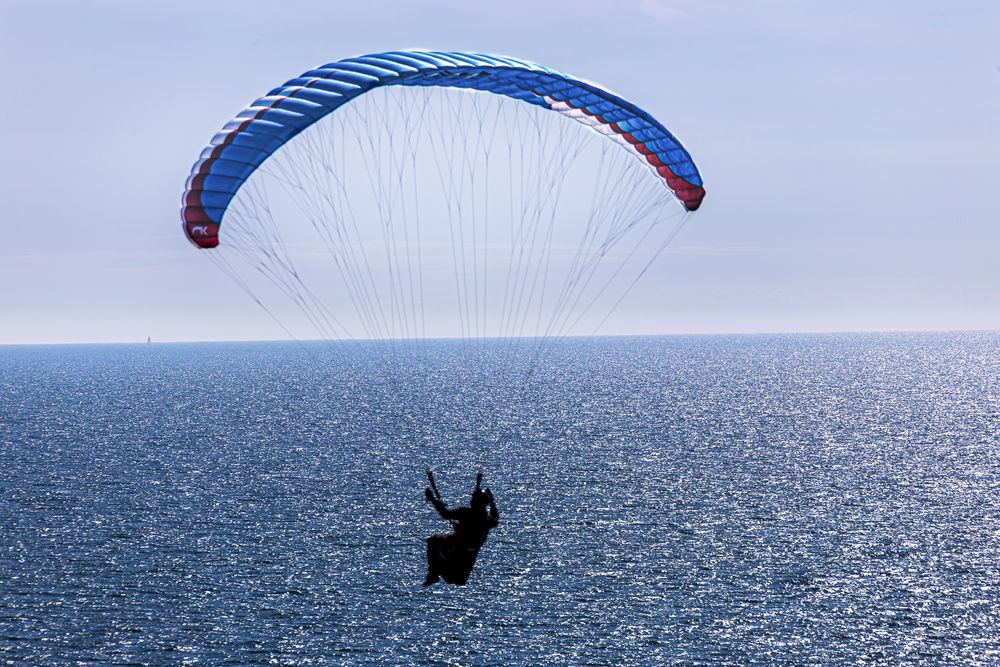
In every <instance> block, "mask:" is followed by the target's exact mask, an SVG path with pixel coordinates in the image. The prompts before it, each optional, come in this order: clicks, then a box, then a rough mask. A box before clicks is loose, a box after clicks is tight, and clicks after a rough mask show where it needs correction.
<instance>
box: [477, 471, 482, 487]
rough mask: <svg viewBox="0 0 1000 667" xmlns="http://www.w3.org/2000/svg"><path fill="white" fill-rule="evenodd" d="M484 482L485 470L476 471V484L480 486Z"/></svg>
mask: <svg viewBox="0 0 1000 667" xmlns="http://www.w3.org/2000/svg"><path fill="white" fill-rule="evenodd" d="M482 483H483V471H482V470H480V471H479V472H478V473H476V486H479V485H480V484H482Z"/></svg>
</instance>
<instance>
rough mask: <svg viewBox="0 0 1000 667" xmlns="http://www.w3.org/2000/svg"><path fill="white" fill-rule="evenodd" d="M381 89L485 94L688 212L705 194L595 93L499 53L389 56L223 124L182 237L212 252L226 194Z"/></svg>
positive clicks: (629, 109)
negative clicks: (620, 155) (633, 171)
mask: <svg viewBox="0 0 1000 667" xmlns="http://www.w3.org/2000/svg"><path fill="white" fill-rule="evenodd" d="M388 86H423V87H445V88H462V89H470V90H477V91H485V92H489V93H493V94H496V95H502V96H506V97H508V98H512V99H515V100H519V101H522V102H524V103H527V104H531V105H535V106H538V107H542V108H545V109H550V110H552V111H556V112H558V113H560V114H563V115H565V116H568V117H570V118H573V119H574V120H576V121H578V122H580V123H582V124H584V125H588V126H590V127H592V128H593V129H594V130H595V131H597V132H599V133H601V134H603V135H606V136H607V137H608V138H609V139H611V140H613V141H615V142H617V143H619V144H620V145H621V146H622V147H624V148H625V149H626V150H628V151H629V152H631V153H633V154H634V155H635V156H636V157H637V158H639V159H640V160H642V161H643V162H645V163H646V164H647V165H648V166H649V168H650V169H651V170H652V171H654V172H655V173H656V174H657V175H658V176H659V177H660V178H661V179H662V180H663V181H664V182H665V183H666V185H667V186H668V187H669V188H670V190H671V191H672V193H673V194H674V196H676V198H677V199H678V200H679V201H680V202H681V203H682V204H683V206H684V208H685V209H686V210H687V211H694V210H697V209H698V207H699V206H700V205H701V202H702V200H703V198H704V196H705V189H704V187H703V184H702V180H701V176H700V175H699V173H698V169H697V168H696V167H695V165H694V162H693V161H692V159H691V156H690V155H689V154H688V152H687V151H686V150H685V149H684V147H683V146H681V144H680V142H679V141H677V139H676V138H675V137H674V136H673V135H672V134H671V133H670V132H669V131H667V129H666V128H665V127H664V126H663V125H662V124H661V123H660V122H659V121H657V120H656V119H655V118H653V117H652V116H651V115H650V114H648V113H647V112H645V111H643V110H642V109H640V108H639V107H637V106H636V105H634V104H632V103H631V102H628V101H626V100H624V99H622V98H621V97H619V96H617V95H615V94H614V93H611V92H609V91H607V90H605V89H604V88H602V87H600V86H597V85H595V84H593V83H589V82H586V81H582V80H580V79H576V78H573V77H571V76H569V75H566V74H563V73H561V72H557V71H555V70H552V69H549V68H547V67H543V66H541V65H536V64H533V63H530V62H526V61H523V60H518V59H515V58H509V57H505V56H491V55H484V54H478V53H459V52H439V51H391V52H386V53H379V54H373V55H367V56H360V57H357V58H347V59H345V60H341V61H338V62H334V63H330V64H327V65H324V66H322V67H319V68H316V69H313V70H309V71H307V72H305V73H304V74H302V75H301V76H299V77H297V78H294V79H291V80H289V81H287V82H286V83H285V84H284V85H282V86H279V87H278V88H275V89H274V90H272V91H270V92H269V93H268V94H267V95H265V96H263V97H261V98H259V99H257V100H256V101H254V102H253V103H252V104H251V105H250V106H249V107H247V108H246V109H244V110H243V111H241V112H240V113H239V114H237V115H236V117H235V118H234V119H233V120H231V121H230V122H229V123H227V124H226V125H225V126H224V127H223V129H222V130H221V131H219V132H218V133H217V134H216V135H215V136H214V137H213V138H212V141H211V143H210V145H209V146H207V147H206V148H205V149H204V150H203V151H202V153H201V157H200V159H199V160H198V161H197V162H196V163H195V164H194V166H193V167H192V170H191V175H190V177H189V178H188V180H187V184H186V189H185V192H184V195H183V198H182V210H181V218H182V221H183V227H184V233H185V234H186V236H187V238H188V239H189V240H190V241H191V242H192V243H194V244H195V245H196V246H198V247H200V248H214V247H216V246H217V245H218V244H219V229H220V224H221V223H222V222H223V218H224V216H225V214H226V211H227V209H228V207H229V205H230V203H231V202H232V200H233V198H234V196H235V195H236V193H237V192H238V191H239V190H240V188H241V187H242V186H243V184H244V183H245V182H246V180H247V179H248V177H249V176H250V175H251V174H252V173H253V172H254V171H255V170H256V169H257V168H258V167H259V166H260V165H261V164H262V163H263V162H264V161H265V160H267V159H268V157H269V156H270V155H272V154H273V153H274V152H275V151H277V150H278V149H279V148H281V147H282V146H283V145H284V144H285V143H286V142H288V141H289V140H291V139H292V138H293V137H295V136H296V135H298V134H299V133H301V132H303V131H304V130H306V129H307V128H309V127H310V126H312V125H313V124H314V123H316V122H317V121H319V120H320V119H322V118H323V117H325V116H327V115H329V114H331V113H332V112H334V111H336V110H337V109H339V108H340V107H342V106H343V105H345V104H347V103H348V102H351V101H352V100H354V99H355V98H357V97H359V96H361V95H363V94H365V93H367V92H369V91H372V90H375V89H378V88H383V87H388Z"/></svg>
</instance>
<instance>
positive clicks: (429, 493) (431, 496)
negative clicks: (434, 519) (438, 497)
mask: <svg viewBox="0 0 1000 667" xmlns="http://www.w3.org/2000/svg"><path fill="white" fill-rule="evenodd" d="M424 498H425V499H426V500H427V502H431V503H432V502H434V492H433V491H431V490H430V489H424Z"/></svg>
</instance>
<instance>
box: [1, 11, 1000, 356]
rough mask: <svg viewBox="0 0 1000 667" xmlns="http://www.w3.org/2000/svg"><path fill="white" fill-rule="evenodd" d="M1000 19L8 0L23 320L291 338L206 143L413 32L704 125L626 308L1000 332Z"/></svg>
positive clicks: (11, 313) (4, 171)
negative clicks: (252, 105)
mask: <svg viewBox="0 0 1000 667" xmlns="http://www.w3.org/2000/svg"><path fill="white" fill-rule="evenodd" d="M998 35H1000V4H998V3H996V2H995V1H992V0H991V1H986V2H934V3H932V2H913V1H910V2H881V3H870V2H843V1H840V2H767V1H763V2H751V3H746V2H693V1H692V2H686V1H680V0H637V1H636V0H628V1H626V0H621V1H618V2H598V1H596V0H584V1H582V2H581V1H578V2H548V3H543V2H522V1H520V0H517V1H513V2H505V3H480V2H455V1H439V2H399V1H369V2H358V3H343V2H331V1H324V2H296V1H289V0H284V1H282V2H270V3H251V2H236V1H226V2H211V1H207V0H199V1H198V2H195V1H193V0H174V1H172V2H137V1H130V2H127V1H125V0H118V1H107V2H89V3H84V2H23V3H16V2H11V1H10V0H0V76H2V79H3V81H5V82H6V84H7V86H8V91H9V92H8V99H7V101H6V103H5V104H4V105H3V109H2V111H0V117H2V120H3V127H4V128H5V132H4V134H5V141H4V147H5V150H4V151H3V153H2V157H0V184H2V185H0V188H2V191H0V194H2V197H3V201H4V203H5V212H4V216H3V223H2V224H3V228H4V232H5V233H4V243H3V245H2V246H0V280H2V281H3V284H4V285H5V286H6V288H5V289H4V290H3V292H2V293H0V320H2V326H0V343H19V342H73V341H79V342H89V341H129V340H132V341H138V340H144V339H145V337H146V335H151V336H153V338H154V339H157V340H206V339H232V338H249V339H262V338H263V339H269V338H281V337H283V336H284V334H283V333H282V331H281V330H280V329H279V328H278V327H277V326H276V325H274V323H273V322H271V321H270V320H269V319H268V318H267V317H266V315H264V314H262V313H261V312H260V311H259V310H257V309H256V308H255V306H254V305H253V304H252V303H251V302H249V301H248V300H247V299H246V298H245V297H244V296H243V295H242V294H241V293H240V292H239V291H238V289H236V288H235V287H234V286H233V285H232V284H230V283H228V282H227V281H225V279H224V276H222V275H221V274H220V273H218V272H217V270H216V268H215V267H214V266H213V265H212V264H211V263H210V262H208V261H207V260H206V259H205V258H204V257H201V256H199V253H198V252H197V251H195V250H194V249H193V248H191V247H190V246H189V245H188V243H187V242H186V241H185V240H184V238H183V237H182V235H181V232H180V225H179V219H178V206H179V197H180V192H181V190H182V189H183V184H184V179H185V178H186V176H187V174H188V171H189V169H190V165H191V163H192V162H193V161H194V159H195V158H196V157H197V155H198V152H199V150H200V149H201V147H202V146H203V145H204V144H205V142H206V141H207V140H208V139H209V137H210V136H211V135H212V134H213V133H214V132H215V131H216V130H217V129H218V128H220V127H221V126H222V124H223V123H225V122H226V120H228V119H229V118H230V117H231V116H232V115H233V114H234V113H235V112H237V111H238V110H239V109H240V108H242V107H243V106H244V105H245V104H246V103H247V102H249V101H251V100H252V99H253V98H255V97H257V96H258V95H260V94H263V93H264V92H266V91H267V90H269V89H270V88H272V87H274V86H275V85H277V84H279V83H281V82H283V81H285V80H287V79H289V78H291V77H293V76H296V75H297V74H299V73H300V72H302V71H305V70H307V69H309V68H311V67H312V66H314V65H318V64H321V63H324V62H329V61H332V60H337V59H340V58H343V57H348V56H351V55H357V54H361V53H371V52H377V51H382V50H388V49H399V48H411V47H412V48H432V49H442V50H471V51H479V52H494V53H504V54H509V55H515V56H518V57H522V58H525V59H528V60H534V61H536V62H540V63H543V64H546V65H549V66H551V67H554V68H557V69H561V70H563V71H567V72H570V73H572V74H575V75H577V76H580V77H584V78H587V79H591V80H594V81H598V82H601V83H602V84H604V85H606V86H608V87H609V88H611V89H612V90H615V91H616V92H618V93H620V94H622V95H624V96H625V97H627V98H629V99H632V100H634V101H635V102H637V103H638V104H640V105H641V106H643V107H644V108H646V109H647V110H649V111H650V112H651V113H653V114H654V115H655V116H657V117H658V118H660V119H662V120H663V121H665V122H666V124H667V125H668V127H670V128H671V129H673V130H675V131H676V133H677V135H678V136H679V137H680V138H681V140H682V141H683V142H684V143H685V145H686V146H687V147H688V148H689V149H690V151H691V153H692V154H693V155H694V157H695V160H696V161H697V163H698V165H699V167H700V168H701V170H702V173H703V176H704V178H705V181H706V186H707V188H708V197H707V199H706V203H705V205H704V207H703V209H702V211H700V212H699V213H698V214H697V216H696V217H695V218H694V219H693V220H692V222H691V223H690V224H689V225H688V226H687V227H686V228H685V229H684V231H683V233H682V235H681V236H680V237H679V238H678V239H677V242H676V243H675V244H674V246H673V248H672V252H671V254H670V255H669V256H668V257H666V258H665V259H664V261H663V262H661V263H660V265H659V266H658V267H657V269H656V272H655V275H652V276H650V279H649V280H647V281H646V282H645V284H644V286H643V288H642V289H641V290H638V291H637V292H636V293H635V295H634V298H633V299H631V300H630V304H626V306H625V307H624V308H623V309H622V311H621V312H620V313H619V314H618V315H617V316H616V318H615V324H614V326H611V327H609V329H610V330H609V333H657V332H662V333H672V332H754V331H843V330H900V329H964V328H989V329H997V328H1000V231H998V229H997V224H996V223H997V222H998V220H1000V215H998V213H1000V206H998V204H997V195H998V186H1000V71H998V66H1000V39H998V38H997V36H998Z"/></svg>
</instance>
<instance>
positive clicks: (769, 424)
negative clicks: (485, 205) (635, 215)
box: [0, 333, 1000, 665]
mask: <svg viewBox="0 0 1000 667" xmlns="http://www.w3.org/2000/svg"><path fill="white" fill-rule="evenodd" d="M428 350H429V353H428ZM486 351H487V352H488V353H489V354H488V355H487V356H486V357H485V358H483V360H482V361H481V362H477V363H471V362H469V361H468V359H469V355H467V354H463V352H462V349H461V344H459V343H438V344H434V345H431V346H430V347H429V348H427V349H425V350H424V353H425V355H424V356H423V357H422V360H418V359H417V357H416V356H414V357H412V358H410V357H408V356H407V351H406V350H403V351H393V352H392V353H391V354H390V355H389V357H390V358H388V359H387V358H386V354H385V350H382V351H381V352H379V353H373V352H366V351H364V350H358V349H353V348H351V349H350V350H348V351H347V352H344V351H342V350H340V349H339V348H338V349H331V348H330V347H329V346H322V345H304V346H303V345H298V344H199V345H155V344H154V345H152V346H117V345H115V346H63V347H6V348H0V463H2V467H0V663H3V664H66V663H74V664H76V663H83V664H90V663H93V664H120V663H129V664H167V665H175V664H195V663H197V664H206V665H221V664H239V665H246V664H255V663H271V664H338V663H352V664H363V663H386V664H526V663H531V664H550V663H559V664H608V663H628V664H636V663H687V664H708V663H760V664H764V663H766V664H773V663H824V664H826V663H839V662H876V661H878V662H888V663H914V664H917V663H926V664H938V663H942V662H944V663H952V664H996V663H998V662H1000V556H998V554H1000V334H997V333H959V334H893V335H836V336H819V335H816V336H719V337H669V338H656V339H652V338H647V339H610V338H609V339H596V340H573V341H568V342H565V343H562V344H560V345H559V346H557V347H556V348H555V349H554V350H552V353H551V354H550V355H548V359H549V363H548V364H547V366H546V368H545V370H544V372H540V373H539V375H538V376H537V377H535V378H533V380H532V381H531V382H530V383H529V384H528V386H527V387H526V388H525V389H523V390H522V389H521V388H520V386H519V385H518V383H517V382H516V381H513V380H512V378H514V377H515V376H516V373H514V372H512V371H511V370H510V369H509V368H506V367H505V365H504V364H505V363H506V362H505V359H506V357H505V356H504V355H503V354H501V352H502V351H503V350H500V349H497V350H489V349H487V350H486ZM424 461H427V462H429V463H430V464H432V465H433V466H434V467H435V469H436V471H437V473H438V474H439V477H440V480H441V483H442V487H443V488H442V491H443V492H444V494H445V496H446V497H447V498H448V499H449V500H451V501H453V502H454V501H458V500H463V501H464V500H465V499H466V498H467V494H468V492H469V491H470V490H471V486H472V482H473V479H474V475H475V469H476V466H477V465H479V464H483V465H484V466H485V468H486V474H487V482H488V483H489V484H490V485H491V486H492V488H493V490H494V491H495V493H496V495H497V497H498V501H499V505H500V513H501V520H502V524H501V526H500V527H499V528H498V529H497V530H496V531H494V533H493V534H492V535H491V537H490V539H489V541H488V542H487V544H486V546H485V547H484V549H483V551H482V554H481V556H480V561H479V563H478V565H477V568H476V570H475V571H474V573H473V575H472V578H471V580H470V582H469V585H468V586H466V587H465V588H453V587H447V586H442V585H437V586H434V587H432V588H429V589H423V588H421V586H420V583H421V581H422V579H423V575H424V571H423V568H424V563H423V550H424V542H423V539H424V537H426V536H427V535H429V534H431V533H433V532H435V531H439V530H442V529H444V528H445V526H444V525H443V523H442V522H441V521H440V520H439V519H436V518H435V517H434V515H433V512H432V510H431V508H430V507H429V506H427V505H426V504H425V503H424V502H423V497H422V476H423V468H422V466H423V462H424Z"/></svg>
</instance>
